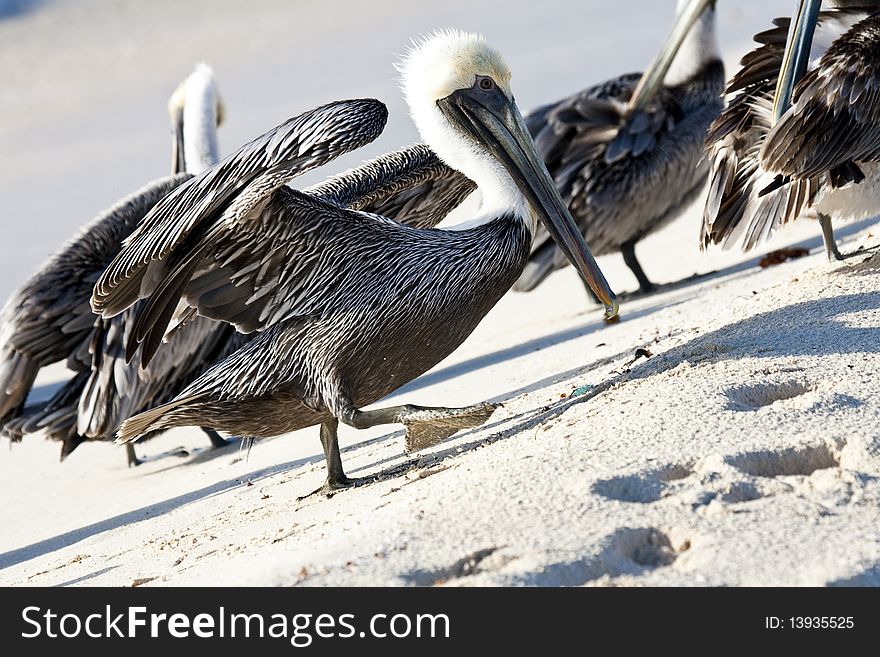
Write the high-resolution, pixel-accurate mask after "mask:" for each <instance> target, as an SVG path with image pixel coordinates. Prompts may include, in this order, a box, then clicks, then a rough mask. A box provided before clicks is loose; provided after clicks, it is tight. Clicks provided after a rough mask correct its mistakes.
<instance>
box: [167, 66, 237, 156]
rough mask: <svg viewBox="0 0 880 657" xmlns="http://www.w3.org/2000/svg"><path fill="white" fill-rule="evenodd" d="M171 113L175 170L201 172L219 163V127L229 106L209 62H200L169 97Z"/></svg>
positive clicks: (169, 112)
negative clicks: (222, 96) (221, 95)
mask: <svg viewBox="0 0 880 657" xmlns="http://www.w3.org/2000/svg"><path fill="white" fill-rule="evenodd" d="M168 114H169V116H170V117H171V132H172V136H173V140H174V141H173V142H172V163H171V164H172V169H173V171H174V172H175V173H181V172H183V171H188V172H190V173H198V172H199V171H201V170H203V169H206V168H208V167H209V166H212V165H213V164H216V163H217V161H218V159H219V154H218V148H217V128H218V127H220V126H221V125H222V124H223V121H224V119H225V118H226V107H225V106H224V104H223V99H222V98H221V97H220V92H219V91H218V89H217V82H216V80H215V79H214V71H213V70H212V69H211V67H210V66H208V65H207V64H204V63H200V64H197V65H196V67H195V69H194V70H193V72H192V73H190V74H189V76H188V77H187V78H186V79H185V80H184V81H183V82H181V83H180V84H179V85H178V86H177V89H175V90H174V93H173V94H171V98H170V99H169V100H168Z"/></svg>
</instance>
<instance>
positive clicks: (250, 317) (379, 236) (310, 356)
mask: <svg viewBox="0 0 880 657" xmlns="http://www.w3.org/2000/svg"><path fill="white" fill-rule="evenodd" d="M401 71H402V74H403V88H404V93H405V96H406V100H407V103H408V105H409V107H410V111H411V114H412V117H413V120H414V122H415V123H416V126H417V127H418V129H419V132H420V133H421V135H422V137H423V138H424V140H425V142H426V143H427V144H428V146H430V147H431V148H432V149H433V150H434V151H435V152H436V153H437V154H438V155H439V156H440V158H441V159H442V160H443V161H444V162H445V163H446V164H448V165H449V166H450V167H453V168H455V169H457V170H459V171H460V172H461V173H462V174H464V175H465V176H466V177H467V178H469V179H470V180H473V181H474V182H475V183H476V185H477V186H478V188H479V189H480V190H481V197H482V206H481V208H480V211H479V213H478V214H477V216H475V217H474V218H473V219H471V220H470V221H466V222H464V223H463V224H461V225H458V226H455V227H452V228H450V229H447V230H439V229H420V228H415V227H410V226H405V225H403V224H400V223H396V222H394V221H391V220H389V219H388V218H386V217H381V216H377V215H374V214H367V213H363V212H359V211H352V210H348V209H344V208H341V207H339V206H338V205H335V204H332V203H327V202H324V201H322V200H321V199H319V198H316V197H315V196H313V195H309V194H304V193H301V192H297V191H294V190H292V189H290V188H288V187H286V186H285V183H286V182H288V181H289V180H290V179H291V178H293V177H294V176H296V175H298V174H300V173H302V172H304V171H305V170H308V169H310V168H313V167H315V166H319V165H320V164H323V163H325V162H326V161H328V160H330V159H332V158H334V157H336V156H338V155H340V154H341V153H343V152H346V151H349V150H352V149H354V148H358V147H360V146H362V145H364V144H366V143H369V142H370V141H372V140H374V139H375V138H376V137H378V136H379V134H380V133H381V132H382V130H383V128H384V125H385V121H386V119H387V110H386V109H385V106H384V105H383V104H382V103H380V102H379V101H376V100H352V101H341V102H335V103H330V104H329V105H325V106H323V107H320V108H318V109H316V110H313V111H311V112H306V113H305V114H303V115H301V116H298V117H296V118H293V119H291V120H289V121H287V122H286V123H284V124H282V125H280V126H278V127H277V128H275V129H274V130H271V131H270V132H268V133H266V134H265V135H263V136H261V137H259V138H257V139H256V140H254V141H253V142H251V143H249V144H247V145H245V146H244V147H243V148H242V149H241V150H239V152H238V153H236V154H234V155H232V156H230V157H229V158H227V159H226V160H224V161H223V162H221V163H220V164H219V165H218V166H216V167H213V168H211V169H209V170H208V171H206V172H204V173H203V174H202V175H200V176H198V177H196V178H195V179H193V180H191V181H188V182H187V183H185V184H184V185H182V186H181V187H180V188H178V189H177V190H176V191H175V192H174V193H172V194H171V195H169V196H168V197H167V198H166V199H164V200H163V201H162V202H161V203H160V204H158V205H157V206H156V207H155V209H154V210H153V211H152V212H151V214H150V216H148V217H147V218H146V220H145V221H144V223H143V224H142V225H141V227H140V228H139V229H138V231H137V232H136V233H135V234H134V235H132V237H131V238H130V239H129V240H128V241H127V243H126V247H125V249H123V251H122V253H120V254H119V256H118V257H117V258H116V260H115V261H114V263H113V264H112V265H111V266H110V267H109V268H108V269H107V271H106V272H105V273H104V275H103V276H102V277H101V279H100V280H99V281H98V283H97V284H96V286H95V293H94V296H93V299H92V305H93V308H94V309H95V311H96V312H100V313H102V314H103V316H105V317H110V316H113V315H115V314H116V313H118V312H120V311H123V310H125V309H126V308H128V307H130V306H131V305H132V304H134V303H136V302H137V300H138V299H139V298H141V297H146V298H147V305H146V306H145V307H144V308H143V310H142V311H141V313H140V317H139V322H138V325H137V326H136V327H135V331H134V333H133V336H132V337H133V339H134V340H135V342H136V343H137V342H142V343H143V346H144V349H143V350H142V353H141V358H142V361H146V362H149V358H150V357H151V355H152V353H155V350H156V349H157V348H158V347H159V344H158V341H157V340H156V336H161V335H162V334H164V333H165V330H166V326H167V324H168V322H169V318H170V317H171V315H172V314H173V313H174V309H175V307H176V306H177V304H178V301H179V299H180V298H181V297H183V298H184V299H185V300H186V303H187V304H189V305H190V306H191V307H193V308H195V309H196V310H197V311H198V313H199V314H201V315H206V316H208V317H212V318H215V319H223V320H225V321H229V322H231V323H233V324H235V325H236V327H237V328H238V329H239V330H241V331H245V332H248V331H259V335H258V336H257V337H256V338H254V339H253V340H252V341H250V342H249V343H248V344H246V345H245V346H244V347H242V348H241V349H239V350H238V351H237V352H236V353H234V354H232V355H231V356H230V357H228V358H227V359H225V360H224V361H222V362H220V363H218V364H217V365H215V366H214V367H212V368H211V369H210V370H208V371H207V372H205V374H204V375H202V376H200V377H199V378H198V379H197V380H196V381H194V382H193V383H192V384H191V385H190V386H188V387H187V389H186V390H184V391H183V392H182V393H181V394H180V395H178V396H177V398H176V399H174V400H173V401H171V402H169V403H167V404H164V405H162V406H160V407H158V408H155V409H153V410H151V411H148V412H146V413H143V414H141V415H138V416H136V417H133V418H130V419H129V420H128V421H126V422H125V423H124V424H123V427H122V429H121V431H120V433H119V436H120V438H119V439H120V440H121V441H131V440H133V439H135V438H137V437H138V436H140V435H143V434H145V433H147V432H150V431H156V430H161V429H166V428H170V427H173V426H181V425H202V424H205V425H208V426H214V427H217V428H220V429H223V430H226V431H230V432H232V433H235V434H238V435H242V436H252V437H264V436H265V437H268V436H274V435H278V434H281V433H286V432H288V431H293V430H296V429H300V428H304V427H307V426H311V425H315V424H320V425H321V430H320V436H321V442H322V445H323V447H324V454H325V456H326V459H327V470H328V475H327V481H326V483H325V486H324V488H323V490H332V489H336V488H341V487H346V486H349V485H352V483H353V481H352V480H351V479H349V478H348V477H347V476H346V475H345V472H344V470H343V467H342V462H341V459H340V454H339V445H338V442H337V436H336V433H337V427H338V423H339V422H340V421H342V422H343V423H345V424H348V425H350V426H353V427H355V428H358V429H365V428H368V427H372V426H376V425H381V424H390V423H402V424H403V425H405V427H406V434H407V438H406V442H407V446H408V447H409V448H412V449H418V448H421V447H425V446H428V445H431V444H434V443H436V442H438V441H439V440H442V439H444V438H446V437H448V436H450V435H452V434H453V433H455V432H456V431H458V430H459V429H463V428H467V427H473V426H478V425H480V424H482V423H483V422H485V421H486V419H488V417H489V415H490V414H491V413H492V411H493V406H491V405H489V404H477V405H475V406H470V407H466V408H428V407H421V406H414V405H403V406H393V407H387V408H380V409H375V410H367V411H365V410H362V407H363V406H365V405H367V404H371V403H373V402H375V401H377V400H379V399H381V398H383V397H385V396H386V395H388V394H390V393H391V392H393V391H394V390H396V389H398V388H399V387H400V386H402V385H404V384H406V383H407V382H409V381H411V380H413V379H414V378H416V377H417V376H419V375H420V374H422V373H424V372H425V371H427V370H428V369H430V368H431V367H433V366H434V365H436V364H437V363H439V362H440V361H441V360H442V359H443V358H445V357H446V356H447V355H449V354H450V353H451V352H452V351H454V350H455V349H456V348H457V347H458V346H459V345H460V344H461V343H462V342H463V341H464V340H465V339H466V338H467V337H468V335H470V333H471V332H472V331H473V330H474V328H475V327H476V326H477V324H478V323H479V322H480V320H481V319H482V318H483V317H484V316H485V315H486V313H487V312H488V311H489V310H490V309H491V308H492V307H493V306H494V305H495V303H496V302H497V301H498V300H499V299H500V298H501V296H502V295H503V294H504V293H505V292H506V291H507V290H508V289H509V288H510V286H511V285H512V284H513V283H514V281H515V280H516V279H517V277H518V276H519V275H520V274H521V272H522V269H523V267H524V266H525V264H526V260H527V258H528V254H529V250H530V245H531V241H532V237H533V235H534V233H535V231H536V229H537V223H538V221H541V222H542V223H544V224H545V225H546V227H547V229H548V231H549V232H550V233H551V234H552V235H553V236H554V238H555V239H557V240H558V242H559V244H560V246H561V248H562V249H563V251H564V252H565V253H566V254H567V255H568V257H570V258H571V259H572V261H573V263H574V264H575V266H576V267H577V268H578V270H579V272H580V273H581V275H582V276H583V277H584V279H585V280H586V281H587V282H588V283H589V284H590V285H591V287H592V289H593V290H594V292H595V294H596V295H597V296H598V297H599V298H600V299H601V300H602V301H603V302H604V303H605V304H606V311H607V313H608V314H609V315H615V314H616V313H617V302H616V299H615V297H614V294H613V292H612V291H611V290H610V288H609V287H608V284H607V283H606V281H605V279H604V277H603V276H602V273H601V271H600V270H599V268H598V266H597V265H596V263H595V261H594V260H593V257H592V255H591V254H590V251H589V249H588V247H587V245H586V244H585V243H584V241H583V238H582V236H581V235H580V233H579V232H578V230H577V226H576V225H575V224H574V222H573V220H572V219H571V217H570V215H569V214H568V211H567V209H566V206H565V203H564V202H563V200H562V198H561V197H560V196H559V192H558V190H557V189H556V186H555V185H554V183H553V180H552V178H551V177H550V175H549V174H548V173H547V170H546V168H545V166H544V164H543V161H542V160H541V157H540V155H539V154H538V152H537V150H536V149H535V146H534V143H533V142H532V140H531V138H530V137H529V134H528V131H527V129H526V127H525V124H524V121H523V119H522V116H521V115H520V113H519V110H518V109H517V107H516V104H515V103H514V101H513V96H512V93H511V90H510V71H509V69H508V67H507V65H506V64H505V63H504V61H503V59H502V58H501V56H500V54H498V52H497V51H495V50H494V49H492V48H490V47H489V46H488V45H487V44H486V43H485V41H484V40H483V38H482V37H481V36H478V35H474V34H467V33H462V32H457V31H446V32H440V33H437V34H434V35H433V36H431V37H428V38H426V39H425V40H424V41H422V42H421V43H419V44H417V45H416V46H414V49H413V50H412V52H411V53H410V54H409V55H408V57H407V58H406V60H405V62H404V63H403V64H402V67H401ZM391 174H392V175H393V172H391ZM209 281H210V282H209Z"/></svg>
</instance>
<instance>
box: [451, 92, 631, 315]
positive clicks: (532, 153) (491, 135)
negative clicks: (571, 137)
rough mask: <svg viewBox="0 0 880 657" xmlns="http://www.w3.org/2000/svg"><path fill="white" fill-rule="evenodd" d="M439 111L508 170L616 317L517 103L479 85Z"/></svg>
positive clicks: (610, 295)
mask: <svg viewBox="0 0 880 657" xmlns="http://www.w3.org/2000/svg"><path fill="white" fill-rule="evenodd" d="M437 105H438V106H439V108H440V110H441V111H442V112H443V114H444V115H445V116H446V117H447V119H449V120H450V121H451V122H452V124H453V125H455V126H457V127H458V128H459V129H460V130H462V131H463V132H465V133H466V134H468V135H469V136H470V137H471V138H472V139H474V140H475V141H476V142H477V143H479V144H482V145H483V146H485V147H486V148H487V149H488V150H489V152H491V153H492V155H493V156H494V157H495V158H497V159H498V161H499V162H501V164H502V165H504V167H505V168H506V169H507V171H508V173H509V174H510V175H511V177H512V178H513V180H514V181H515V182H516V184H517V186H518V187H519V188H520V190H522V192H523V194H524V195H525V197H526V199H527V200H528V201H529V203H530V204H531V206H532V209H533V210H534V211H535V212H536V213H537V214H538V217H539V218H540V219H541V221H542V222H543V223H544V224H545V225H546V227H547V230H548V231H549V232H550V235H551V236H552V237H553V239H554V240H555V241H556V243H557V244H558V245H559V247H560V248H561V249H562V251H563V252H564V253H565V255H566V256H567V257H568V259H569V260H570V261H571V263H572V264H573V265H574V266H575V268H576V269H577V270H578V272H579V273H580V275H581V277H582V278H583V279H584V281H586V283H587V284H588V285H589V286H590V288H591V289H592V290H593V292H595V294H596V296H597V297H598V298H599V300H600V301H602V303H603V304H604V305H605V314H606V316H607V317H608V318H611V317H615V316H616V315H617V312H618V303H617V297H616V296H615V294H614V292H613V291H612V290H611V287H609V285H608V282H607V281H606V280H605V276H604V275H603V274H602V270H601V269H599V265H598V264H596V260H595V259H594V258H593V254H592V253H590V249H589V247H588V246H587V244H586V242H584V238H583V236H582V235H581V233H580V231H579V230H578V227H577V225H576V224H575V222H574V219H572V218H571V214H569V212H568V208H567V207H566V205H565V202H564V201H563V200H562V197H561V196H560V195H559V190H558V189H557V188H556V184H555V183H554V182H553V179H552V178H551V177H550V174H549V173H548V172H547V167H546V166H545V165H544V160H543V159H542V158H541V156H540V155H539V154H538V151H537V148H536V147H535V143H534V142H533V141H532V138H531V136H530V135H529V131H528V130H527V129H526V126H525V121H523V118H522V115H521V114H520V111H519V109H518V108H517V106H516V103H514V102H513V100H511V99H508V97H507V96H506V95H505V94H504V93H503V92H502V91H501V90H500V89H498V88H497V87H495V88H494V89H492V90H489V91H486V90H483V89H480V88H478V86H477V84H476V83H475V84H474V86H473V87H471V88H470V89H460V90H458V91H455V92H453V93H452V94H451V95H449V96H447V97H446V98H442V99H440V100H438V101H437Z"/></svg>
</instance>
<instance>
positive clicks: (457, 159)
mask: <svg viewBox="0 0 880 657" xmlns="http://www.w3.org/2000/svg"><path fill="white" fill-rule="evenodd" d="M398 70H399V71H400V72H401V73H402V77H401V83H402V84H401V86H402V88H403V93H404V96H405V97H406V102H407V105H409V110H410V114H411V115H412V119H413V122H414V123H415V124H416V127H417V128H418V130H419V133H420V134H421V136H422V139H424V141H425V143H426V144H428V146H430V147H431V148H432V149H434V152H436V153H437V155H438V156H439V157H440V159H441V160H443V161H444V162H446V164H448V165H449V166H450V167H452V168H453V169H456V170H457V171H460V172H461V173H463V174H464V175H466V176H467V177H468V178H470V179H471V180H473V181H474V182H475V183H476V184H477V187H478V188H479V190H480V197H481V200H482V201H481V206H480V211H479V214H478V216H477V217H475V218H474V219H472V220H470V221H468V222H466V223H464V224H461V225H460V226H458V227H466V226H473V225H475V224H479V223H484V222H486V221H491V220H492V219H495V218H498V217H500V216H503V215H506V214H513V215H514V216H516V217H519V218H521V219H523V221H525V222H526V224H527V225H528V226H529V227H530V228H531V229H532V230H534V215H533V213H532V211H531V210H530V208H529V205H528V203H527V202H526V200H525V198H524V197H523V194H522V192H521V191H520V190H519V187H517V185H516V183H515V182H514V180H513V178H511V176H510V174H509V173H508V172H507V170H506V169H505V168H504V166H502V164H501V163H500V162H499V161H498V160H497V159H495V157H494V156H493V155H492V154H491V153H490V152H489V151H488V150H487V148H486V147H485V146H483V145H481V144H479V143H477V141H475V139H473V138H472V137H470V136H469V135H467V134H465V133H463V132H462V131H461V130H460V129H459V128H458V127H457V126H454V125H453V124H451V123H450V121H449V119H448V118H447V117H446V116H445V115H444V113H443V112H442V111H441V110H440V107H439V106H438V104H437V103H438V100H439V99H444V98H447V97H448V96H449V95H450V94H452V93H455V92H456V91H458V90H462V89H468V88H470V87H471V85H473V84H474V82H475V81H476V78H477V77H478V76H488V77H490V78H491V79H492V80H493V81H494V82H495V84H497V85H498V87H499V89H501V90H502V92H503V93H504V94H505V95H507V97H508V98H511V97H512V96H511V91H510V69H509V68H508V66H507V64H506V63H505V62H504V60H503V58H502V57H501V54H500V53H499V52H498V51H497V50H495V49H493V48H492V47H490V46H489V45H488V44H487V43H486V42H485V40H484V39H483V37H482V36H480V35H479V34H471V33H467V32H461V31H459V30H441V31H439V32H435V33H434V34H432V35H429V36H426V37H424V38H423V39H421V40H420V41H419V42H418V43H416V44H414V47H413V49H412V50H411V51H410V53H409V54H408V55H407V57H406V58H405V59H404V61H403V62H402V63H401V65H400V66H399V67H398Z"/></svg>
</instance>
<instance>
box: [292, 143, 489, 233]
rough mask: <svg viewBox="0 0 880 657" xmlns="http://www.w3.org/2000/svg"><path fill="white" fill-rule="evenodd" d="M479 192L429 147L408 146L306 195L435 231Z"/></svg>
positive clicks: (340, 176) (308, 191) (307, 190)
mask: <svg viewBox="0 0 880 657" xmlns="http://www.w3.org/2000/svg"><path fill="white" fill-rule="evenodd" d="M475 189H476V184H475V183H474V182H473V181H471V180H470V179H469V178H467V177H466V176H465V175H464V174H462V173H459V172H458V171H456V170H455V169H452V168H450V167H449V166H447V165H446V164H444V163H443V162H442V161H441V160H440V158H439V157H437V155H436V154H435V153H434V151H432V150H431V149H430V148H429V147H428V146H426V145H425V144H415V145H412V146H407V147H405V148H402V149H400V150H397V151H394V152H392V153H387V154H385V155H382V156H380V157H377V158H375V159H373V160H370V161H368V162H364V163H363V164H362V165H360V166H358V167H355V168H354V169H351V170H350V171H346V172H345V173H342V174H340V175H338V176H334V177H332V178H330V179H328V180H327V181H325V182H323V183H321V184H320V185H315V186H314V187H310V188H308V189H306V190H304V191H305V193H307V194H309V195H311V196H314V197H316V198H320V199H323V200H325V201H328V202H330V203H335V204H336V205H339V206H341V207H347V208H349V209H352V210H361V211H363V212H370V213H372V214H377V215H381V216H383V217H387V218H389V219H393V220H395V221H397V222H399V223H402V224H406V225H407V226H413V227H415V228H433V227H434V226H436V225H437V224H438V223H440V222H441V221H442V220H443V219H444V218H445V217H446V215H448V214H449V213H450V212H451V211H452V210H454V209H455V208H456V207H457V206H458V205H460V204H461V202H462V201H464V199H465V198H467V196H468V195H469V194H470V193H471V192H473V191H474V190H475Z"/></svg>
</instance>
